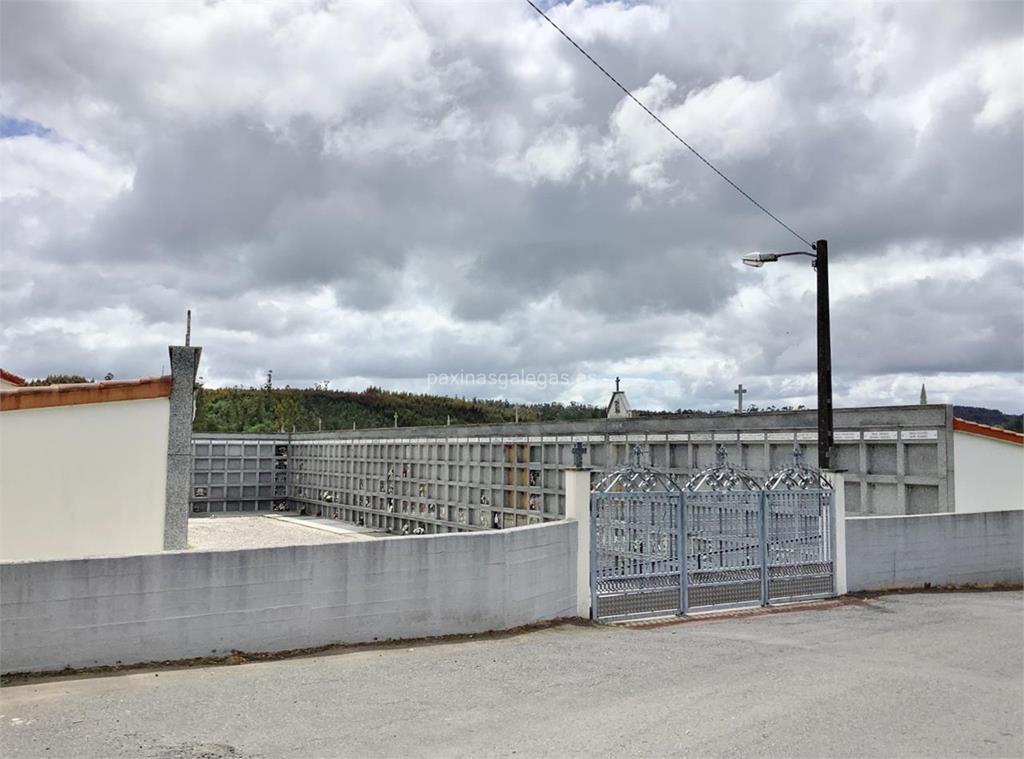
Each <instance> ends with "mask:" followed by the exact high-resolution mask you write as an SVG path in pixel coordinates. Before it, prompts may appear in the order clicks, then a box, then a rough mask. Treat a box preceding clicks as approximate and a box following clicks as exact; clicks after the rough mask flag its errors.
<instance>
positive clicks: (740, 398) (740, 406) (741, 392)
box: [733, 382, 747, 414]
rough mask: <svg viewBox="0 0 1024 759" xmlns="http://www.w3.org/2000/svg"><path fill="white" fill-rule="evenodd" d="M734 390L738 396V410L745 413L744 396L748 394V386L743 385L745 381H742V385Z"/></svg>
mask: <svg viewBox="0 0 1024 759" xmlns="http://www.w3.org/2000/svg"><path fill="white" fill-rule="evenodd" d="M733 392H734V393H735V394H736V395H737V396H738V397H737V399H736V411H738V412H739V413H741V414H742V413H743V396H744V395H746V393H747V390H746V388H744V387H743V383H742V382H741V383H740V386H739V387H738V388H736V389H735V390H733Z"/></svg>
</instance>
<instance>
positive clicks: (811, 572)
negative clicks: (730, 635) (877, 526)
mask: <svg viewBox="0 0 1024 759" xmlns="http://www.w3.org/2000/svg"><path fill="white" fill-rule="evenodd" d="M764 514H765V532H766V536H765V541H766V544H767V546H766V549H767V553H766V559H767V560H766V564H767V566H768V577H767V581H766V588H765V603H769V602H771V601H785V600H796V599H803V598H813V597H822V596H831V595H834V594H835V563H834V557H835V535H836V532H835V525H834V519H835V506H834V501H833V494H832V487H831V485H829V483H828V481H827V480H826V479H825V478H824V477H822V476H821V473H820V472H818V471H817V470H816V469H811V468H809V467H807V466H805V465H804V463H803V451H802V450H801V449H800V447H799V446H797V447H796V448H795V449H794V450H793V465H792V466H789V467H786V468H785V469H781V470H779V471H777V472H775V473H774V474H772V475H771V476H770V477H769V478H768V480H767V482H765V489H764Z"/></svg>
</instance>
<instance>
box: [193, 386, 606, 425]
mask: <svg viewBox="0 0 1024 759" xmlns="http://www.w3.org/2000/svg"><path fill="white" fill-rule="evenodd" d="M517 410H518V413H519V420H520V421H523V422H535V421H536V422H539V421H554V420H571V419H596V418H600V417H602V416H604V409H603V408H598V407H596V406H586V405H583V404H578V403H572V404H569V405H564V404H561V403H542V404H534V405H519V406H517V405H515V404H512V403H509V402H507V401H492V400H477V399H473V400H464V399H461V398H450V397H447V396H443V395H417V394H415V393H395V392H390V391H387V390H381V389H380V388H376V387H368V388H367V389H366V390H364V391H363V392H361V393H355V392H348V391H344V390H310V389H296V388H274V389H266V388H262V389H257V388H219V389H211V388H200V390H199V392H198V393H197V398H196V419H195V423H194V424H193V429H194V430H195V431H196V432H275V431H280V430H282V429H283V430H292V429H294V430H297V431H300V432H304V431H309V430H316V429H319V428H321V427H322V428H323V429H325V430H344V429H351V428H352V425H353V424H355V425H356V427H358V428H359V429H366V428H370V427H391V426H392V425H393V424H394V423H395V414H396V413H397V414H398V424H399V426H401V427H421V426H426V425H437V424H445V423H447V421H448V419H449V417H451V422H452V424H487V423H498V422H513V421H515V419H516V412H517Z"/></svg>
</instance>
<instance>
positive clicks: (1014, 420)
mask: <svg viewBox="0 0 1024 759" xmlns="http://www.w3.org/2000/svg"><path fill="white" fill-rule="evenodd" d="M953 413H954V414H955V415H956V416H958V417H960V418H961V419H966V420H967V421H969V422H978V424H988V425H990V426H992V427H1002V428H1003V429H1004V430H1010V431H1011V432H1024V414H1004V413H1003V412H1002V411H999V410H997V409H994V408H981V407H980V406H953Z"/></svg>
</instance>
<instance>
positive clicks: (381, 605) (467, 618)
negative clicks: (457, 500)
mask: <svg viewBox="0 0 1024 759" xmlns="http://www.w3.org/2000/svg"><path fill="white" fill-rule="evenodd" d="M576 531H577V524H576V523H575V522H572V521H565V522H552V523H548V524H544V525H535V526H530V527H519V528H515V529H509V530H501V531H495V532H477V533H461V534H450V535H429V536H427V535H424V536H408V537H396V538H382V539H380V540H373V541H360V542H355V543H336V544H327V545H309V546H289V547H284V548H258V549H251V550H240V551H209V552H193V551H176V552H170V553H163V554H150V555H143V556H125V557H118V558H93V559H70V560H63V561H31V562H5V563H2V564H0V587H2V596H0V640H2V650H0V670H2V671H3V672H4V673H12V672H24V671H45V670H59V669H63V668H65V667H76V668H77V667H90V666H97V665H110V664H117V663H123V664H131V663H139V662H147V661H162V660H170V659H184V658H192V657H200V656H214V655H224V654H227V653H230V652H232V651H249V652H257V651H259V652H271V651H285V650H290V649H299V648H307V647H314V646H321V645H327V644H331V643H364V642H371V641H376V640H388V639H397V638H415V637H423V636H434V635H448V634H458V633H474V632H485V631H488V630H499V629H505V628H510V627H516V626H519V625H524V624H530V623H534V622H539V621H543V620H548V619H555V618H558V617H565V616H574V615H575V613H576V544H577V539H576Z"/></svg>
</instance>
